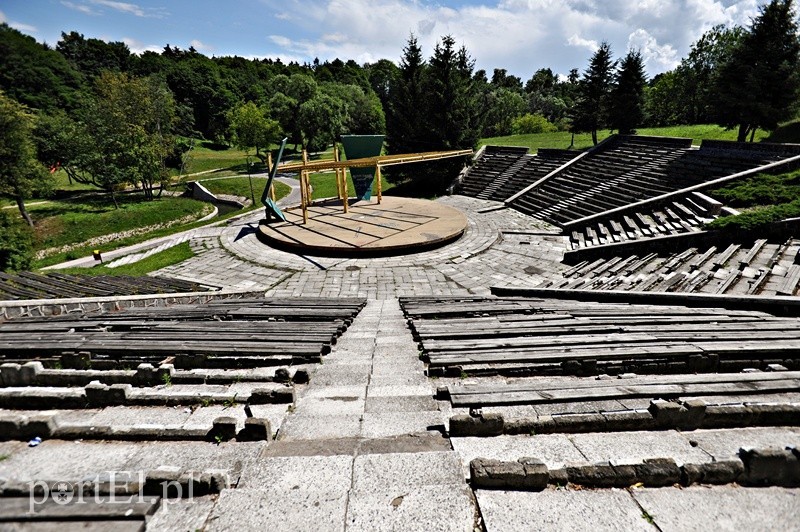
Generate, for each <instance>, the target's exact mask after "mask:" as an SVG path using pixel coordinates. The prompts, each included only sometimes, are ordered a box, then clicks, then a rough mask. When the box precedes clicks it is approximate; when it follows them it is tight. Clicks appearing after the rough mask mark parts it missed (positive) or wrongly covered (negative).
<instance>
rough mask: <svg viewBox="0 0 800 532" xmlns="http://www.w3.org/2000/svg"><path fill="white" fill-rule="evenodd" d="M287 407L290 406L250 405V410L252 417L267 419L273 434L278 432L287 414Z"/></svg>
mask: <svg viewBox="0 0 800 532" xmlns="http://www.w3.org/2000/svg"><path fill="white" fill-rule="evenodd" d="M289 407H290V405H285V404H267V405H251V406H250V410H251V412H252V413H253V417H257V418H261V419H268V420H269V424H270V426H271V427H272V432H273V433H275V432H277V431H279V430H280V428H281V426H282V425H283V420H284V419H286V416H287V415H288V414H289Z"/></svg>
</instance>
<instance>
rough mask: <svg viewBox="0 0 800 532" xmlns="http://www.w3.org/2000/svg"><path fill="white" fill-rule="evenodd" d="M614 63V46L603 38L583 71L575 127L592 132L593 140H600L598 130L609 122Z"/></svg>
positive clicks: (573, 123) (574, 111)
mask: <svg viewBox="0 0 800 532" xmlns="http://www.w3.org/2000/svg"><path fill="white" fill-rule="evenodd" d="M614 64H615V63H614V62H613V61H612V60H611V46H609V44H608V43H607V42H603V43H602V44H600V48H598V49H597V51H596V52H595V53H594V55H593V56H592V59H591V60H590V61H589V68H587V69H586V72H584V74H583V79H582V80H581V81H580V84H579V87H578V100H577V103H576V105H575V109H574V110H573V116H572V130H573V131H574V132H580V131H588V132H591V134H592V142H593V143H594V144H597V130H598V129H600V128H603V127H605V126H606V125H607V117H608V99H609V93H610V90H611V78H612V74H613V71H614Z"/></svg>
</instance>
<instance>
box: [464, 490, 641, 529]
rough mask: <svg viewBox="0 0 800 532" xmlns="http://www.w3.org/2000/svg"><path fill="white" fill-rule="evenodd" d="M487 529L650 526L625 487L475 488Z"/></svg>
mask: <svg viewBox="0 0 800 532" xmlns="http://www.w3.org/2000/svg"><path fill="white" fill-rule="evenodd" d="M475 496H476V498H477V500H478V507H479V508H480V511H481V516H483V522H484V524H485V526H486V530H487V531H488V532H494V531H501V530H522V529H525V530H563V531H565V532H572V531H574V530H592V531H593V532H594V531H598V532H599V531H603V530H608V531H610V532H612V531H613V532H616V531H618V530H647V531H651V532H652V530H653V527H652V525H650V524H649V523H648V522H647V520H646V519H645V518H644V517H643V516H642V510H641V508H639V506H638V505H637V504H636V501H634V500H633V498H632V497H631V496H630V494H629V493H628V492H627V491H624V490H613V491H612V490H582V491H572V490H545V491H542V492H527V491H495V490H477V491H476V492H475Z"/></svg>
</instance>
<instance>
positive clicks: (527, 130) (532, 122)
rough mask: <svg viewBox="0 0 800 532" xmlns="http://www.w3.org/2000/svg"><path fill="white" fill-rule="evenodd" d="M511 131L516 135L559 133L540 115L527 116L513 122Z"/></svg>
mask: <svg viewBox="0 0 800 532" xmlns="http://www.w3.org/2000/svg"><path fill="white" fill-rule="evenodd" d="M511 131H512V133H514V135H529V134H533V133H552V132H554V131H558V128H557V127H556V126H555V125H553V124H551V123H550V122H549V121H548V120H547V119H546V118H545V117H544V116H542V115H540V114H535V115H532V114H526V115H522V116H520V117H518V118H515V119H514V120H512V121H511Z"/></svg>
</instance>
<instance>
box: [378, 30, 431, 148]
mask: <svg viewBox="0 0 800 532" xmlns="http://www.w3.org/2000/svg"><path fill="white" fill-rule="evenodd" d="M426 69H427V64H426V63H425V60H424V59H423V57H422V48H420V46H419V45H418V44H417V39H416V37H414V35H411V36H410V37H409V38H408V43H407V44H406V47H405V48H403V58H402V59H401V61H400V72H399V75H398V76H397V77H396V78H395V79H394V80H392V82H391V85H390V87H389V108H388V109H387V116H386V133H387V134H386V142H387V144H388V151H389V153H408V152H415V151H422V149H421V148H424V145H425V142H424V140H422V139H421V138H420V136H421V135H423V134H424V132H425V114H426V106H425V104H426V101H427V99H426V98H425V95H424V92H423V90H424V88H423V77H424V75H425V70H426Z"/></svg>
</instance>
